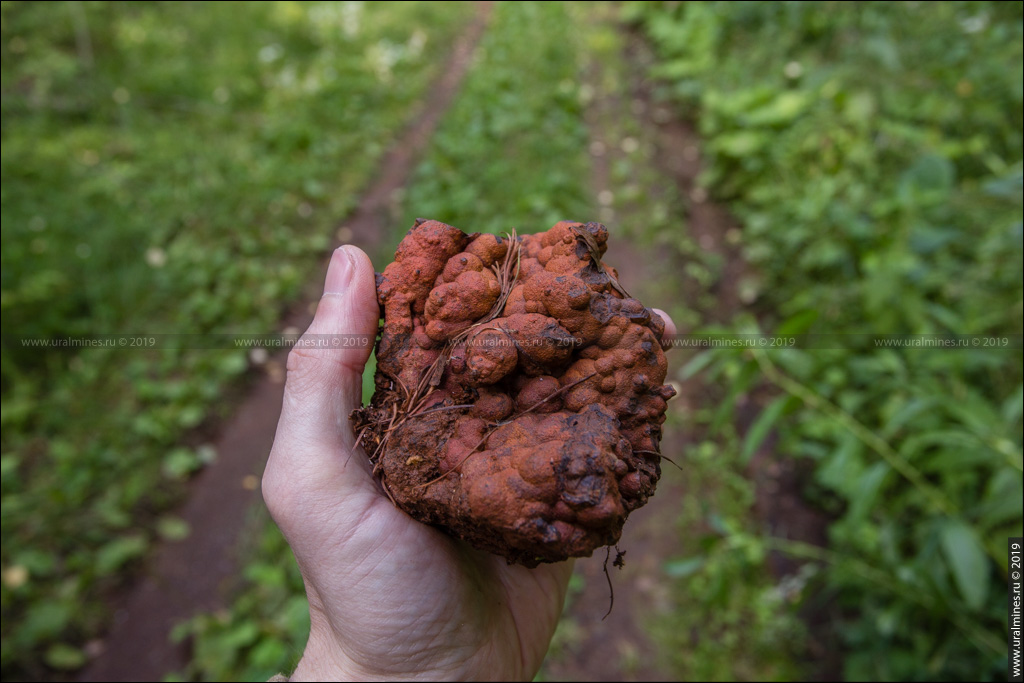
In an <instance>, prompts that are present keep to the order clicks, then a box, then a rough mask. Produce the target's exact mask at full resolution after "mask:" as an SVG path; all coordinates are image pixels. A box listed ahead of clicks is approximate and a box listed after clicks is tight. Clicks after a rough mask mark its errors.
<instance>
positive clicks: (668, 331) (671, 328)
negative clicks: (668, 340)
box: [651, 308, 676, 337]
mask: <svg viewBox="0 0 1024 683" xmlns="http://www.w3.org/2000/svg"><path fill="white" fill-rule="evenodd" d="M651 310H652V311H654V312H655V313H657V314H658V315H660V316H661V319H662V320H664V321H665V334H664V336H666V337H674V336H675V335H676V324H675V323H674V322H672V318H670V317H669V315H668V313H666V312H665V311H663V310H661V309H660V308H652V309H651Z"/></svg>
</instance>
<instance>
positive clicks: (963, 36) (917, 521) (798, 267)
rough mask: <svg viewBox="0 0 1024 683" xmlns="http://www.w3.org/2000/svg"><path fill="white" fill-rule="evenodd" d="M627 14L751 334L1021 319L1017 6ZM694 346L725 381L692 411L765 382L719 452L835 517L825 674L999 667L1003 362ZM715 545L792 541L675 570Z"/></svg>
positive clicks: (724, 413)
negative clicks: (840, 654)
mask: <svg viewBox="0 0 1024 683" xmlns="http://www.w3.org/2000/svg"><path fill="white" fill-rule="evenodd" d="M628 12H629V16H630V18H631V19H634V20H637V21H639V22H640V24H641V25H642V27H643V29H644V30H645V31H646V33H647V34H648V36H650V38H651V39H652V42H653V43H654V45H655V46H656V48H657V50H658V54H659V61H658V64H657V65H656V67H655V69H656V73H657V74H658V75H659V76H660V77H661V78H662V82H663V83H664V84H665V87H664V92H665V95H666V96H667V97H669V98H672V99H673V100H674V101H676V102H677V103H678V105H679V106H680V108H681V110H682V111H684V112H685V113H686V114H688V115H692V116H694V117H696V118H697V119H698V120H699V123H700V128H701V132H702V134H703V135H704V136H705V138H706V140H707V141H708V143H707V152H708V159H707V161H708V170H707V173H706V176H705V178H704V180H705V184H706V186H707V187H708V188H710V189H711V191H712V192H714V193H715V195H716V196H717V197H718V198H720V199H723V200H728V201H729V205H730V208H731V209H732V210H733V212H734V213H735V214H736V215H737V216H738V217H739V218H740V219H741V221H742V223H743V225H744V229H743V233H742V240H743V248H744V253H745V256H746V258H747V260H748V261H749V262H750V263H751V264H753V265H754V266H755V268H756V270H755V272H754V273H753V276H752V278H751V281H750V282H748V283H745V287H744V291H745V292H746V294H747V297H746V300H747V301H750V302H755V301H756V302H757V303H756V306H755V308H756V310H757V311H758V312H759V313H760V317H761V319H762V320H765V321H768V324H769V325H770V328H769V329H770V330H771V331H772V332H778V333H784V334H799V333H801V332H821V333H844V332H846V333H872V332H878V333H934V334H939V335H956V334H964V333H979V334H990V335H993V336H994V337H997V338H998V337H1000V336H1002V335H1020V334H1021V328H1022V309H1021V287H1022V270H1021V262H1022V258H1021V216H1022V211H1021V206H1022V201H1021V200H1022V197H1021V169H1022V137H1024V136H1022V129H1021V110H1022V94H1021V88H1020V81H1021V70H1022V67H1021V54H1022V28H1021V7H1020V5H1017V4H1014V5H1009V4H1001V3H972V4H968V3H942V4H938V5H927V6H925V5H918V4H913V3H868V4H839V5H836V4H832V3H786V4H779V3H760V2H756V3H737V4H730V3H714V2H694V3H685V4H676V3H631V4H630V6H629V8H628ZM756 329H757V328H756V326H755V324H754V322H753V321H752V319H741V320H737V321H736V322H735V324H734V326H733V328H732V330H733V331H738V332H752V331H756ZM707 360H709V359H706V358H705V359H702V360H701V361H699V364H700V365H694V366H692V368H693V369H694V370H695V371H696V370H697V369H698V368H699V367H702V366H704V364H705V363H706V361H707ZM710 360H712V361H713V362H712V363H711V364H710V365H709V366H706V367H707V369H706V371H705V372H706V374H705V381H707V382H708V383H715V382H718V383H722V384H724V385H727V386H729V387H730V392H729V394H730V398H728V399H727V400H724V401H722V402H721V403H720V405H719V406H718V407H717V410H716V411H715V414H714V415H712V416H711V419H712V420H713V422H714V423H716V424H732V423H734V422H735V414H736V412H735V411H736V402H735V399H736V398H737V397H739V396H743V395H744V394H745V393H746V392H747V391H748V390H749V389H751V388H752V387H755V386H758V385H773V386H774V387H775V388H776V391H777V394H778V397H777V398H775V399H774V401H773V402H772V403H771V404H770V405H768V406H767V407H766V408H765V410H764V411H763V412H762V417H761V418H759V419H758V420H757V421H756V422H755V423H754V425H753V426H752V427H751V429H750V430H749V432H748V433H747V434H746V435H745V436H744V439H743V443H742V444H741V445H740V446H739V447H740V449H741V451H740V452H741V454H750V453H753V452H754V451H755V450H756V449H757V447H758V445H759V444H760V443H761V441H762V440H763V439H764V438H765V436H766V435H767V434H768V433H769V432H771V431H773V430H774V431H775V433H776V434H777V436H778V441H777V445H776V452H777V453H778V454H779V455H786V456H792V457H797V458H801V459H802V461H803V462H805V463H807V464H809V465H810V466H811V468H812V471H813V473H814V481H813V484H812V485H811V487H810V489H809V490H808V491H807V495H808V496H810V497H811V498H812V499H814V500H815V501H816V502H817V503H818V504H819V505H820V506H821V507H822V508H824V509H825V510H826V511H827V512H828V513H829V514H830V515H832V516H833V517H834V519H835V523H834V524H833V525H832V527H831V530H830V543H831V548H830V550H829V552H828V555H827V563H826V564H825V565H823V567H822V575H823V587H824V588H825V591H826V593H825V595H828V596H830V599H831V600H832V601H833V604H834V605H835V606H836V607H837V608H838V610H839V611H838V612H836V614H841V615H843V616H841V617H836V619H835V626H836V627H837V629H838V631H839V633H840V634H841V636H842V638H843V642H844V646H845V648H846V650H847V652H846V654H845V658H844V659H845V667H846V675H847V677H849V678H851V679H854V680H863V679H882V680H893V679H901V680H906V679H919V678H920V677H921V676H925V677H928V678H932V679H944V680H959V679H967V678H975V677H981V678H997V677H1000V676H1002V675H1003V672H1004V670H1005V657H1006V652H1005V645H1004V644H1001V643H1002V641H1003V640H1005V638H1004V636H1005V631H1004V628H1005V624H1004V621H1003V620H1004V619H1005V617H1004V616H1002V614H1003V610H1004V609H1005V604H1004V601H1003V598H1001V597H1000V595H1002V589H1001V588H1000V587H1001V586H1002V585H1003V581H1004V580H1005V572H1006V566H1005V548H1004V546H1005V539H1006V537H1007V536H1010V535H1019V534H1020V533H1021V528H1022V509H1021V502H1020V501H1021V499H1022V489H1021V450H1022V443H1021V424H1022V423H1021V412H1022V411H1021V404H1022V401H1021V396H1022V383H1021V379H1022V363H1021V359H1020V354H1019V352H1014V351H1012V350H999V349H995V350H993V349H986V348H966V349H958V350H949V351H946V350H934V349H913V350H906V349H904V350H896V349H886V350H879V349H874V348H871V347H867V346H864V347H850V348H843V349H833V350H817V351H810V350H804V349H799V348H798V349H789V350H780V351H771V352H766V353H761V352H758V353H757V354H750V353H747V352H742V351H730V352H715V353H714V354H713V358H712V359H710ZM743 465H744V462H743V461H742V459H741V460H740V461H739V462H737V463H736V467H742V466H743ZM737 546H740V547H743V548H746V549H747V550H748V551H749V552H753V553H763V552H765V551H767V550H777V551H782V552H790V551H792V550H793V549H794V547H795V546H793V544H789V543H786V542H779V541H775V540H768V541H765V540H764V539H758V538H757V537H756V536H751V535H749V534H745V533H743V532H742V531H740V530H737V529H730V528H724V529H719V530H718V532H717V533H716V534H714V535H711V536H709V537H708V542H707V548H705V550H704V552H703V553H701V554H700V555H698V556H694V557H691V558H685V560H681V561H692V563H694V566H696V565H697V564H700V563H710V562H712V561H717V562H720V561H722V560H721V558H722V557H725V556H729V555H733V554H734V553H733V549H734V548H735V547H737ZM805 556H806V555H805ZM686 566H690V565H686ZM878 576H885V577H888V579H889V581H890V582H891V583H892V584H894V585H895V589H893V587H892V586H889V587H886V586H883V585H882V584H881V583H879V582H878V581H875V580H872V579H873V578H874V577H878ZM993 645H994V647H993Z"/></svg>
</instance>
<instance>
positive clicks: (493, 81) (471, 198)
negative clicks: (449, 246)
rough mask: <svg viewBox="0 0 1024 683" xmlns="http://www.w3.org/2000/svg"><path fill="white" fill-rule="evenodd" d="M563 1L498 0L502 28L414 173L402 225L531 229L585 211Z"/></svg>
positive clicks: (573, 59)
mask: <svg viewBox="0 0 1024 683" xmlns="http://www.w3.org/2000/svg"><path fill="white" fill-rule="evenodd" d="M560 5H561V3H550V4H546V3H535V2H523V3H502V4H501V5H499V7H498V8H497V10H496V14H497V16H496V17H495V23H496V25H497V26H500V29H495V30H493V31H491V33H490V34H489V35H488V37H487V38H486V39H485V40H484V42H483V44H482V45H481V48H480V53H479V55H478V57H477V59H478V63H477V65H476V67H475V68H474V69H473V71H472V72H471V73H470V75H469V76H468V78H467V79H466V83H465V84H464V86H463V90H462V92H461V93H460V94H459V96H458V98H457V99H456V101H455V104H454V106H453V107H452V110H451V112H450V114H449V115H448V117H447V118H446V119H445V121H444V123H443V124H442V126H441V128H440V129H439V130H438V132H437V135H436V137H435V139H434V142H433V144H432V146H431V150H430V152H429V153H428V154H427V157H426V158H425V159H424V161H423V162H422V163H421V164H420V165H419V166H418V167H417V169H416V173H415V175H414V177H413V180H412V183H411V186H410V188H409V190H408V193H407V195H406V198H405V206H406V210H405V213H404V217H405V220H404V221H403V223H402V225H403V226H407V225H411V224H412V220H413V219H414V218H415V217H417V216H424V217H427V218H434V219H437V220H442V221H445V222H448V223H451V224H452V225H455V226H457V227H459V228H462V229H463V230H465V231H467V232H471V231H479V232H500V231H503V230H508V229H509V228H510V227H513V226H514V227H515V228H516V229H517V230H518V231H519V232H520V233H531V232H536V231H538V230H546V229H547V228H549V227H551V226H552V225H554V224H555V223H556V222H557V221H559V220H563V219H573V218H578V219H580V220H584V219H585V218H584V217H585V216H588V215H590V212H591V211H592V209H593V207H591V205H590V202H589V199H588V195H589V166H588V163H587V157H586V153H585V150H586V146H587V131H586V127H585V126H584V124H583V116H582V103H581V97H580V87H579V77H580V66H581V65H580V60H579V52H578V50H579V45H578V44H577V41H576V40H575V39H574V36H575V35H576V27H575V26H574V25H573V22H572V19H571V17H570V16H569V10H568V8H567V7H563V6H560ZM403 230H404V228H403Z"/></svg>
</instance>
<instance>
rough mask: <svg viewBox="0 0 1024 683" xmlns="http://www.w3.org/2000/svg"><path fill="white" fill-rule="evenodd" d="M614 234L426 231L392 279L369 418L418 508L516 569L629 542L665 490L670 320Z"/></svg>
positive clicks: (420, 515) (382, 474)
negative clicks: (646, 508)
mask: <svg viewBox="0 0 1024 683" xmlns="http://www.w3.org/2000/svg"><path fill="white" fill-rule="evenodd" d="M607 242H608V230H607V229H606V228H605V227H604V226H603V225H601V224H599V223H585V224H584V223H573V222H568V221H562V222H560V223H557V224H556V225H555V226H554V227H552V228H551V229H550V230H548V231H547V232H542V233H538V234H535V235H525V236H516V235H515V233H514V231H513V233H512V234H511V235H508V236H505V237H499V236H496V235H491V234H479V233H476V234H471V235H467V234H465V233H464V232H462V231H461V230H459V229H458V228H454V227H452V226H450V225H446V224H444V223H440V222H438V221H432V220H423V219H418V220H417V221H416V224H415V225H414V226H413V228H412V229H411V230H410V231H409V232H408V234H407V235H406V236H405V238H404V239H403V240H402V242H401V244H400V245H399V246H398V250H397V251H396V252H395V261H394V263H391V264H390V265H388V266H387V268H386V269H385V270H384V272H383V273H382V274H378V276H377V298H378V301H379V303H380V305H381V311H382V318H383V320H384V322H383V327H382V329H381V332H380V340H379V341H378V344H377V370H376V375H375V386H376V390H375V392H374V395H373V399H372V401H371V403H370V405H369V406H367V407H365V408H361V409H359V410H357V411H355V413H353V423H354V427H355V430H356V432H357V434H358V436H359V441H360V443H361V444H362V445H363V446H364V448H365V449H366V451H367V453H368V454H369V455H370V459H371V461H372V462H373V464H374V472H375V473H376V474H377V476H378V477H379V478H380V481H381V483H382V484H383V486H384V489H385V491H386V492H387V494H388V495H389V496H390V497H391V499H392V500H393V501H394V503H395V504H396V505H397V506H398V507H400V508H401V509H402V510H404V511H406V512H407V513H408V514H410V515H411V516H413V517H414V518H416V519H418V520H420V521H422V522H425V523H427V524H431V525H435V526H437V527H440V528H442V529H444V530H446V531H447V532H448V533H449V534H451V535H452V536H455V537H458V538H461V539H464V540H466V541H468V542H469V543H470V544H471V545H473V546H474V547H476V548H479V549H481V550H486V551H489V552H493V553H496V554H498V555H502V556H504V557H506V558H507V559H508V560H509V561H510V562H515V563H519V564H523V565H526V566H530V567H532V566H536V565H537V564H539V563H541V562H558V561H561V560H564V559H567V558H569V557H583V556H589V555H590V554H591V553H593V551H594V550H595V549H597V548H600V547H602V546H606V545H613V544H615V543H616V542H617V541H618V540H619V537H620V535H621V534H622V526H623V524H624V523H625V521H626V517H627V516H628V515H629V513H630V512H632V511H633V510H635V509H636V508H638V507H640V506H642V505H644V503H646V502H647V499H648V497H650V496H651V495H653V494H654V489H655V485H656V484H657V481H658V478H659V477H660V475H661V469H660V455H659V442H660V438H661V425H662V423H663V422H664V421H665V402H666V401H667V400H668V399H669V398H671V397H672V396H673V395H674V394H675V391H674V390H673V389H672V388H671V387H670V386H667V385H663V382H664V380H665V374H666V370H667V366H666V362H665V354H664V352H663V349H662V346H661V340H662V335H663V333H664V329H665V325H664V321H662V319H661V318H660V317H659V316H658V315H656V314H654V313H653V312H652V311H651V309H649V308H646V307H644V305H643V304H642V303H640V302H639V301H638V300H636V299H634V298H632V297H630V296H629V295H628V293H627V292H626V290H625V289H624V288H623V287H622V286H621V285H620V284H619V282H618V279H617V274H616V272H615V269H614V268H611V267H609V266H607V265H605V264H603V263H602V261H601V259H602V257H603V256H604V253H605V249H606V245H607Z"/></svg>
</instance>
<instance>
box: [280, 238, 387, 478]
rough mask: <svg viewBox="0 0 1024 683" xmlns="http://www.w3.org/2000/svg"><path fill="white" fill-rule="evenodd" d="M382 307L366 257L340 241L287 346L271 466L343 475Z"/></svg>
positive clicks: (293, 471) (292, 474) (316, 475)
mask: <svg viewBox="0 0 1024 683" xmlns="http://www.w3.org/2000/svg"><path fill="white" fill-rule="evenodd" d="M379 315H380V309H379V307H378V305H377V293H376V287H375V284H374V274H373V265H372V264H371V263H370V259H369V258H368V257H367V256H366V254H364V253H363V252H362V251H361V250H360V249H358V248H356V247H353V246H344V247H341V248H339V249H337V250H336V251H335V252H334V254H333V256H332V257H331V263H330V266H329V267H328V270H327V279H326V282H325V284H324V295H323V297H322V298H321V299H320V303H319V304H318V305H317V310H316V315H315V316H314V318H313V322H312V323H311V324H310V326H309V329H308V330H306V333H305V334H304V335H303V336H302V338H301V339H300V340H299V343H297V344H296V346H295V347H294V348H293V349H292V351H291V353H289V354H288V374H287V379H286V381H285V389H284V402H283V404H282V407H281V418H280V421H279V423H278V430H277V437H276V438H275V442H274V449H273V452H272V453H271V461H270V463H268V470H271V471H274V470H276V469H280V470H283V471H285V472H287V473H288V476H289V477H293V478H294V477H299V476H300V475H303V474H308V475H309V476H310V477H314V478H316V479H318V480H320V481H323V482H324V483H325V484H336V482H333V481H332V480H333V479H334V478H335V477H338V476H343V475H344V471H345V469H346V467H347V465H348V461H349V460H350V458H348V457H343V456H346V454H347V453H348V452H349V451H350V450H351V448H352V447H353V445H354V443H355V436H354V435H353V433H352V427H351V425H350V422H349V414H350V413H351V412H352V410H353V409H355V408H357V407H358V406H359V405H360V404H361V402H362V374H363V369H364V368H365V366H366V361H367V360H368V359H369V357H370V352H371V351H372V348H373V339H374V337H375V335H376V332H377V321H378V317H379ZM352 460H357V461H359V463H360V464H361V465H364V466H365V463H363V462H362V461H361V460H360V459H358V458H352ZM361 469H363V470H364V471H363V474H364V475H365V474H366V473H367V472H368V468H367V467H362V468H361Z"/></svg>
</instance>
